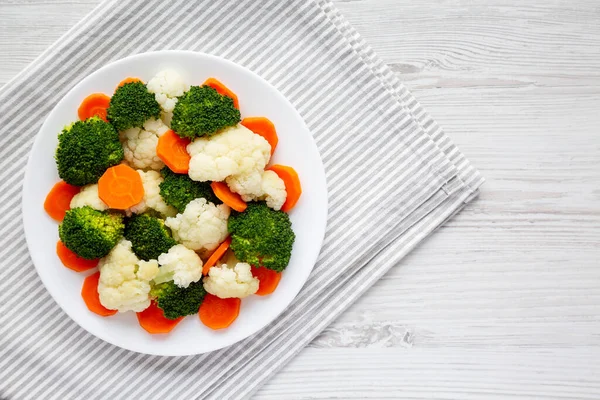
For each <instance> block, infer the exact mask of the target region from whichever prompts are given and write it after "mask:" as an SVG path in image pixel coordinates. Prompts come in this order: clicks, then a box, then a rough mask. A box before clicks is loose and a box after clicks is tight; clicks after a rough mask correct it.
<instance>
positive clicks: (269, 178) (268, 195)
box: [227, 171, 287, 210]
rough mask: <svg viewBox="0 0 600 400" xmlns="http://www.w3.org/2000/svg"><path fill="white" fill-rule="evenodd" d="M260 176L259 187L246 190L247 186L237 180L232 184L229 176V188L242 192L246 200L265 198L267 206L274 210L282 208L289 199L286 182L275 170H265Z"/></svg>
mask: <svg viewBox="0 0 600 400" xmlns="http://www.w3.org/2000/svg"><path fill="white" fill-rule="evenodd" d="M258 176H259V189H254V190H253V191H249V190H246V187H247V186H245V187H242V188H241V190H240V187H239V186H238V183H237V182H235V183H234V184H232V182H231V178H227V184H228V185H229V188H230V189H231V190H232V191H234V192H236V193H244V194H242V199H243V200H244V201H246V202H248V201H254V200H264V201H266V203H267V206H269V207H271V208H272V209H274V210H280V209H281V207H282V206H283V203H285V200H286V199H287V191H286V190H285V182H283V179H281V178H280V177H279V175H277V174H276V173H275V172H273V171H263V173H262V175H258Z"/></svg>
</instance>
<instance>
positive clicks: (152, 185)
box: [127, 170, 177, 217]
mask: <svg viewBox="0 0 600 400" xmlns="http://www.w3.org/2000/svg"><path fill="white" fill-rule="evenodd" d="M137 172H138V173H139V174H140V176H141V177H142V184H143V185H144V198H143V199H142V201H141V202H139V203H138V204H136V205H135V206H133V207H131V208H129V209H128V210H127V214H128V215H131V213H134V214H142V213H144V212H146V211H148V209H152V210H155V211H158V212H159V213H160V214H162V215H163V216H165V217H172V216H174V215H175V214H177V210H176V209H175V208H174V207H171V206H170V205H168V204H167V203H165V201H164V200H163V198H162V196H161V195H160V187H159V185H160V184H161V183H162V181H163V177H162V175H161V174H160V172H158V171H147V172H145V171H142V170H138V171H137Z"/></svg>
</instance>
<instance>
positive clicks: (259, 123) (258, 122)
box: [240, 117, 279, 155]
mask: <svg viewBox="0 0 600 400" xmlns="http://www.w3.org/2000/svg"><path fill="white" fill-rule="evenodd" d="M240 123H241V124H242V125H244V126H245V127H246V128H248V129H250V130H251V131H252V132H254V133H256V134H257V135H260V136H262V137H264V138H265V139H266V140H267V142H269V144H270V145H271V155H273V153H274V152H275V147H277V143H278V142H279V138H278V137H277V131H276V130H275V125H273V123H272V122H271V120H269V119H268V118H266V117H246V118H244V119H243V120H242V122H240Z"/></svg>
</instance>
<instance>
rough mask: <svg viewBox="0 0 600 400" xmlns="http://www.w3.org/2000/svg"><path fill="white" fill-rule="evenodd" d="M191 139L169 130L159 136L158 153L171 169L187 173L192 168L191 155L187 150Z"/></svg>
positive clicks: (178, 172) (179, 172)
mask: <svg viewBox="0 0 600 400" xmlns="http://www.w3.org/2000/svg"><path fill="white" fill-rule="evenodd" d="M190 142H191V141H190V140H189V139H185V138H182V137H180V136H179V135H178V134H176V133H175V132H173V131H172V130H169V131H167V132H165V133H164V134H163V135H162V136H161V137H160V138H158V144H157V145H156V155H157V156H158V158H160V159H161V160H162V161H163V162H164V163H165V164H166V165H167V167H169V169H170V170H171V171H173V172H175V173H177V174H187V173H188V170H189V168H190V159H191V157H190V155H189V154H188V152H187V146H188V144H190Z"/></svg>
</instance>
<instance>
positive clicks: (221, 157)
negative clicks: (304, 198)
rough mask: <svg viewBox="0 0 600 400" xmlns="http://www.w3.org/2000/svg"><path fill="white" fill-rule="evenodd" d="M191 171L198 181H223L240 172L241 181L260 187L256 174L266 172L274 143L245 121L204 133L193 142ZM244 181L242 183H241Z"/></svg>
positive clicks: (189, 148)
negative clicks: (207, 135)
mask: <svg viewBox="0 0 600 400" xmlns="http://www.w3.org/2000/svg"><path fill="white" fill-rule="evenodd" d="M187 151H188V153H189V154H190V156H191V160H190V169H189V175H190V178H191V179H193V180H195V181H200V182H205V181H223V180H225V178H227V177H230V176H235V175H240V176H241V177H240V178H239V179H238V181H240V182H250V181H252V183H244V184H247V185H249V190H255V189H256V188H257V186H256V185H257V183H256V182H257V179H256V175H254V176H253V175H252V174H253V173H255V174H256V173H259V174H260V173H262V171H263V170H264V169H265V165H267V163H268V162H269V159H270V158H271V145H270V144H269V142H267V141H266V139H265V138H263V137H262V136H260V135H257V134H255V133H254V132H252V131H251V130H250V129H248V128H246V127H244V126H243V125H237V126H233V127H230V128H226V129H224V130H222V131H221V132H219V133H217V134H215V135H213V136H209V137H200V138H198V139H196V140H194V141H193V142H192V143H190V144H189V145H188V147H187ZM241 185H242V183H240V186H241Z"/></svg>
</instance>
